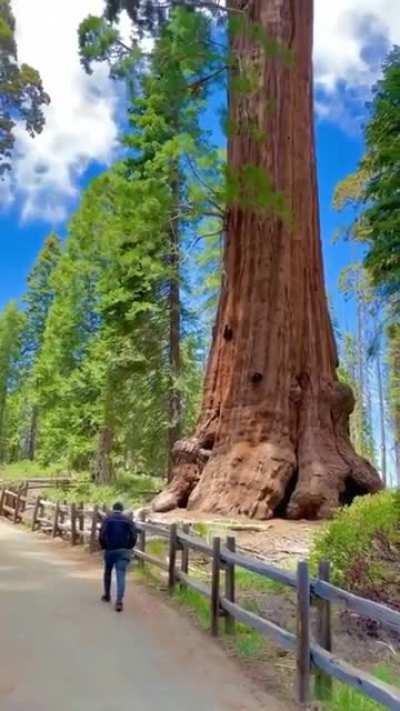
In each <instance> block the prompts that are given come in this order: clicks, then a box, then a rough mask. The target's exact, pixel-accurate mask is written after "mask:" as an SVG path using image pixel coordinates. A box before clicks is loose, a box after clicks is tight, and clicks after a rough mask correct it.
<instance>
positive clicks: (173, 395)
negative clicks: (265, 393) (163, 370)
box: [168, 184, 182, 481]
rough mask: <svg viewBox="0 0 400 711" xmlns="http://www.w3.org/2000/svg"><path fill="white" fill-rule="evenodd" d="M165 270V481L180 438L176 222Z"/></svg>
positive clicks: (179, 341) (178, 286)
mask: <svg viewBox="0 0 400 711" xmlns="http://www.w3.org/2000/svg"><path fill="white" fill-rule="evenodd" d="M174 193H175V196H176V203H177V204H179V191H178V186H177V184H176V186H174ZM169 236H170V250H169V266H170V270H171V274H170V278H169V293H168V302H169V366H170V390H169V398H168V399H169V402H168V409H169V429H168V459H169V461H168V481H171V479H172V475H173V450H174V446H175V443H176V442H177V441H178V440H179V437H180V436H181V410H182V403H181V393H180V388H179V383H178V379H179V376H180V372H181V300H180V236H179V228H178V224H177V222H176V221H175V222H173V223H172V226H171V228H170V233H169Z"/></svg>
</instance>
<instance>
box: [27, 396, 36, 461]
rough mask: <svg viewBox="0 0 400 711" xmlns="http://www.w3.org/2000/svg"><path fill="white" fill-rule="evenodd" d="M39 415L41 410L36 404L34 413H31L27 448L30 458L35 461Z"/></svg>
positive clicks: (33, 409) (33, 408)
mask: <svg viewBox="0 0 400 711" xmlns="http://www.w3.org/2000/svg"><path fill="white" fill-rule="evenodd" d="M38 417H39V410H38V407H37V405H34V406H33V407H32V413H31V418H30V423H29V432H28V442H27V448H26V450H27V455H28V459H29V460H30V461H31V462H33V460H34V459H35V454H36V440H37V430H38Z"/></svg>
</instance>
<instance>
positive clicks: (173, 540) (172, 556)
mask: <svg viewBox="0 0 400 711" xmlns="http://www.w3.org/2000/svg"><path fill="white" fill-rule="evenodd" d="M176 529H177V526H176V523H172V524H171V526H170V529H169V563H168V590H169V592H170V593H172V592H174V589H175V564H176V549H177V537H176Z"/></svg>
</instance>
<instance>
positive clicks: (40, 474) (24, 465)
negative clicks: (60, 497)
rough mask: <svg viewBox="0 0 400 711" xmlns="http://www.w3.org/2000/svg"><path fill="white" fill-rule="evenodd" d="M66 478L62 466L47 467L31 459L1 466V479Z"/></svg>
mask: <svg viewBox="0 0 400 711" xmlns="http://www.w3.org/2000/svg"><path fill="white" fill-rule="evenodd" d="M58 476H65V469H64V470H63V469H62V468H61V467H60V466H57V465H49V466H47V467H45V466H42V465H41V464H38V463H37V462H31V461H30V460H29V459H27V460H24V461H21V462H13V463H12V464H2V465H1V466H0V479H7V480H10V481H11V480H18V479H39V478H43V479H49V478H51V477H58Z"/></svg>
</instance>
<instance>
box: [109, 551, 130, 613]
mask: <svg viewBox="0 0 400 711" xmlns="http://www.w3.org/2000/svg"><path fill="white" fill-rule="evenodd" d="M130 561H131V552H130V551H128V550H116V551H105V552H104V594H105V595H107V597H110V593H111V578H112V572H113V569H114V568H115V573H116V577H117V602H122V600H123V599H124V594H125V579H126V571H127V568H128V565H129V563H130Z"/></svg>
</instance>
